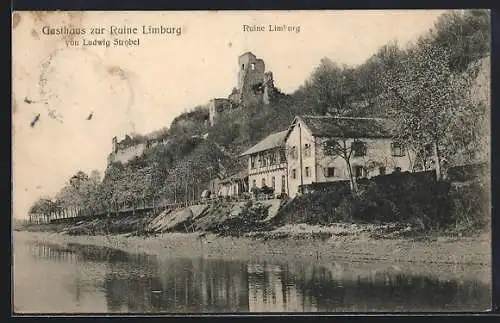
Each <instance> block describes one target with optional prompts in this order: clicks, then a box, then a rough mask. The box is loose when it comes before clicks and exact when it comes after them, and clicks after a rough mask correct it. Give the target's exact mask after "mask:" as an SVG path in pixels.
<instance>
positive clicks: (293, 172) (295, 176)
mask: <svg viewBox="0 0 500 323" xmlns="http://www.w3.org/2000/svg"><path fill="white" fill-rule="evenodd" d="M292 178H293V179H296V178H297V171H296V170H295V169H292Z"/></svg>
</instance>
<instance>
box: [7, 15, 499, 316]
mask: <svg viewBox="0 0 500 323" xmlns="http://www.w3.org/2000/svg"><path fill="white" fill-rule="evenodd" d="M490 30H491V23H490V11H489V10H485V9H484V10H483V9H473V10H472V9H470V10H376V11H370V10H357V11H356V10H349V11H342V10H337V11H335V10H316V11H315V10H312V11H175V12H174V11H163V12H162V11H154V12H153V11H149V12H147V11H143V12H141V11H136V12H127V11H121V12H120V11H115V12H104V11H102V12H99V11H88V12H84V11H81V12H64V11H54V12H48V11H44V12H41V11H39V12H37V11H15V12H13V13H12V64H13V67H12V70H13V73H12V75H13V76H12V77H13V80H12V82H13V91H12V140H13V141H12V142H13V147H12V151H13V160H12V165H13V168H12V169H13V183H12V185H13V188H12V191H13V206H12V210H13V214H12V219H13V222H12V223H13V227H12V246H13V249H12V250H13V251H12V252H13V258H12V259H13V264H12V312H13V314H15V315H17V314H30V315H40V314H64V315H72V314H107V313H122V314H131V313H134V314H171V313H176V314H186V313H190V314H204V313H212V314H213V313H216V314H217V313H269V312H275V313H292V312H301V313H304V312H307V313H318V312H321V313H346V312H347V313H366V312H487V311H490V310H491V307H492V304H491V293H492V285H491V234H490V232H491V227H490V226H491V213H490V212H491V185H490V168H491V167H490V138H491V134H490V109H491V107H490V106H491V102H490V96H491V94H490V59H491V58H490V51H491V48H490V38H491V31H490Z"/></svg>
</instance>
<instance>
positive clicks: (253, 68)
mask: <svg viewBox="0 0 500 323" xmlns="http://www.w3.org/2000/svg"><path fill="white" fill-rule="evenodd" d="M251 66H252V71H253V70H255V63H252V65H251Z"/></svg>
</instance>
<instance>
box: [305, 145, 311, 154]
mask: <svg viewBox="0 0 500 323" xmlns="http://www.w3.org/2000/svg"><path fill="white" fill-rule="evenodd" d="M304 156H306V157H308V156H311V144H305V145H304Z"/></svg>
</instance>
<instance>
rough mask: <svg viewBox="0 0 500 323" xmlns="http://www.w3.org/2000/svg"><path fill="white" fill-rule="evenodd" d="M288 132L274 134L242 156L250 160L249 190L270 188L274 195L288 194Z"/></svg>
mask: <svg viewBox="0 0 500 323" xmlns="http://www.w3.org/2000/svg"><path fill="white" fill-rule="evenodd" d="M287 133H288V131H287V130H285V131H281V132H277V133H273V134H271V135H269V136H267V137H266V138H264V139H263V140H262V141H260V142H258V143H257V144H256V145H254V146H253V147H251V148H250V149H248V150H247V151H245V152H244V153H243V154H241V156H242V157H245V158H247V159H248V186H249V187H248V189H249V191H250V192H251V191H252V189H253V188H263V187H270V188H273V189H274V194H275V195H278V194H282V193H285V194H288V182H287V161H286V155H285V152H286V151H285V138H286V135H287Z"/></svg>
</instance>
